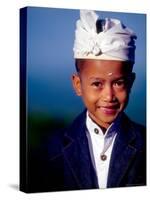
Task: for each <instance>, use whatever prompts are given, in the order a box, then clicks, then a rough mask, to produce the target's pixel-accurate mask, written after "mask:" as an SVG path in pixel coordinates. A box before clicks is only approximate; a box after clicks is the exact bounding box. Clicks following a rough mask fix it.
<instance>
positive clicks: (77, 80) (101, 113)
mask: <svg viewBox="0 0 150 200" xmlns="http://www.w3.org/2000/svg"><path fill="white" fill-rule="evenodd" d="M77 65H78V68H79V72H78V74H74V75H73V76H72V83H73V87H74V89H75V91H76V94H77V95H78V96H81V97H82V100H83V102H84V104H85V106H86V108H87V110H88V112H89V116H90V117H91V119H92V120H93V121H95V122H96V123H97V124H98V125H99V126H101V127H103V128H106V129H107V128H108V126H109V125H110V124H111V123H112V122H113V121H114V120H115V119H116V117H117V116H118V114H119V113H121V112H122V111H123V110H124V109H125V107H126V105H127V103H128V98H129V93H130V89H131V87H132V84H133V82H134V79H135V74H134V73H132V72H131V71H132V67H131V66H130V64H129V63H127V62H123V61H114V60H92V59H86V60H80V61H79V62H78V64H77Z"/></svg>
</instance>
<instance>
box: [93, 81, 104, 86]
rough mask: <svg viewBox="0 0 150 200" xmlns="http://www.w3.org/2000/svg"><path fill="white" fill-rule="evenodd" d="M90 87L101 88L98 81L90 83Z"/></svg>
mask: <svg viewBox="0 0 150 200" xmlns="http://www.w3.org/2000/svg"><path fill="white" fill-rule="evenodd" d="M92 86H95V87H102V83H101V82H100V81H95V82H93V83H92Z"/></svg>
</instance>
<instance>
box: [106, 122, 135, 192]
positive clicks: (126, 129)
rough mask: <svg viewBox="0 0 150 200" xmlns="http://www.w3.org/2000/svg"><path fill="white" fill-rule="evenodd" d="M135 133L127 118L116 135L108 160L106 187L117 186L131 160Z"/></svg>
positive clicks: (133, 151) (133, 154) (133, 153)
mask: <svg viewBox="0 0 150 200" xmlns="http://www.w3.org/2000/svg"><path fill="white" fill-rule="evenodd" d="M134 139H135V134H134V132H133V131H132V127H131V126H130V124H129V123H127V119H126V121H125V122H124V124H123V126H122V127H121V130H120V133H119V134H118V135H117V137H116V141H115V144H114V148H113V151H112V156H111V160H110V167H109V174H108V181H107V187H109V188H110V187H119V186H121V181H122V180H123V178H124V176H125V174H126V172H127V170H128V168H129V165H130V163H131V162H132V160H133V158H134V156H135V154H136V151H137V150H136V148H135V147H134Z"/></svg>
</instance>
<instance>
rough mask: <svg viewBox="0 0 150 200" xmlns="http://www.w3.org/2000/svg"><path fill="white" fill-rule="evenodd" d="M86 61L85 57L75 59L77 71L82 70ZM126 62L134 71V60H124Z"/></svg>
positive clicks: (130, 69) (129, 70)
mask: <svg viewBox="0 0 150 200" xmlns="http://www.w3.org/2000/svg"><path fill="white" fill-rule="evenodd" d="M84 61H85V59H75V69H76V72H78V73H79V72H80V70H81V66H82V65H81V64H83V63H84ZM124 62H126V64H127V66H128V72H129V73H130V72H132V69H133V65H134V63H133V62H129V61H124Z"/></svg>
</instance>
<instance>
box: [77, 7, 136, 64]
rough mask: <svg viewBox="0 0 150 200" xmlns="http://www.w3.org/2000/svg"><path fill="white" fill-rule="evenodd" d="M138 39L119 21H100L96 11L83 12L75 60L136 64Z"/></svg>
mask: <svg viewBox="0 0 150 200" xmlns="http://www.w3.org/2000/svg"><path fill="white" fill-rule="evenodd" d="M136 38H137V37H136V34H135V33H134V32H133V31H132V30H131V29H129V28H127V27H126V26H125V25H123V24H122V23H121V21H119V20H118V19H109V18H106V19H99V17H98V15H97V14H96V13H95V12H94V11H88V10H81V11H80V19H79V20H77V23H76V31H75V42H74V48H73V50H74V58H77V59H78V58H79V59H84V58H85V59H86V58H89V59H112V60H123V61H131V62H134V60H135V48H136V46H135V39H136Z"/></svg>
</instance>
